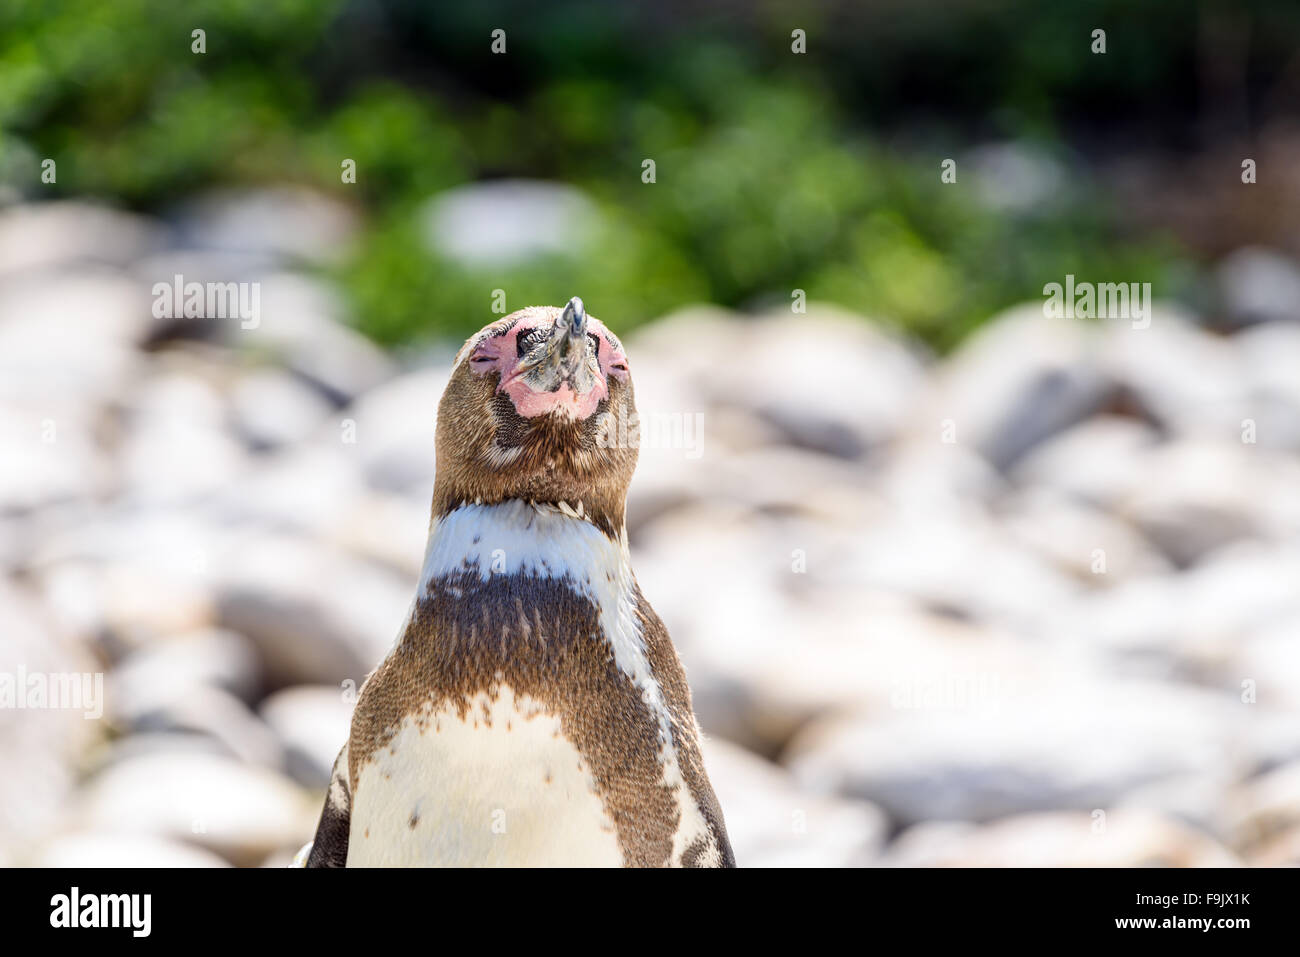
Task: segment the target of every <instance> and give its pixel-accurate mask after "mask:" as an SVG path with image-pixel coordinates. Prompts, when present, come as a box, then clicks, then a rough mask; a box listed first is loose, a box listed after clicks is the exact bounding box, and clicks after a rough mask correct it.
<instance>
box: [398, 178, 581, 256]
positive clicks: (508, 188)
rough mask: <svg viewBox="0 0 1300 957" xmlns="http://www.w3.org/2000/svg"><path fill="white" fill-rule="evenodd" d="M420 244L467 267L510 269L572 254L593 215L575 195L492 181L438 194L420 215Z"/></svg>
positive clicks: (536, 183) (534, 184)
mask: <svg viewBox="0 0 1300 957" xmlns="http://www.w3.org/2000/svg"><path fill="white" fill-rule="evenodd" d="M421 217H422V218H423V219H424V221H425V241H426V243H427V244H428V247H429V248H430V249H431V250H433V251H435V252H437V253H438V254H439V255H442V256H446V257H448V258H450V259H453V260H456V261H459V262H461V263H463V264H465V265H467V266H471V267H478V266H491V265H510V264H514V263H520V262H524V261H527V260H529V259H532V258H534V257H536V256H540V255H545V254H558V255H574V254H576V253H577V252H580V251H581V249H582V247H581V245H579V246H577V247H575V245H574V237H582V236H589V235H591V233H592V231H593V229H594V228H595V227H596V226H597V225H598V224H599V212H598V210H597V209H596V206H595V204H594V203H592V202H591V200H590V199H588V198H587V196H586V195H585V194H583V193H582V192H581V191H579V190H577V189H574V188H573V187H571V186H565V185H562V184H560V183H548V182H543V181H540V180H492V181H489V182H483V183H469V184H467V185H465V186H458V187H456V188H454V189H449V190H444V191H443V192H441V193H439V194H438V195H437V196H435V197H434V198H433V199H432V200H430V201H429V203H428V205H427V206H426V207H425V209H424V210H423V211H422V212H421Z"/></svg>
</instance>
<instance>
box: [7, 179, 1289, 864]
mask: <svg viewBox="0 0 1300 957" xmlns="http://www.w3.org/2000/svg"><path fill="white" fill-rule="evenodd" d="M350 228H351V224H350V222H349V218H348V216H347V215H346V213H344V212H342V211H340V210H338V209H335V208H333V207H332V206H330V205H328V204H326V203H323V202H322V201H320V200H317V199H314V198H312V197H309V196H305V195H302V194H297V193H292V192H282V193H259V194H251V195H240V196H224V197H217V198H213V199H210V200H208V201H206V202H200V203H196V204H193V205H191V206H189V207H187V208H186V209H184V210H182V211H181V212H180V213H178V215H177V217H176V218H175V219H174V220H172V221H170V222H167V223H162V222H159V221H152V220H147V219H143V218H138V217H134V216H128V215H125V214H122V213H117V212H111V211H107V210H104V209H98V208H94V207H89V206H85V205H80V204H49V205H42V206H19V207H11V208H9V209H8V210H6V211H4V212H3V213H0V564H2V565H3V568H4V576H3V577H2V578H0V621H3V622H4V629H3V632H2V633H0V673H6V672H7V673H11V674H12V673H16V672H17V670H18V669H19V668H20V667H21V668H23V669H25V670H26V672H27V673H35V672H40V673H47V674H65V673H80V672H88V673H92V674H93V673H100V672H102V673H103V674H104V676H105V677H104V715H103V717H102V719H98V720H93V719H87V718H85V717H84V716H83V714H82V713H81V712H80V711H76V710H71V709H67V710H51V709H35V708H5V709H2V710H0V766H3V767H4V768H5V773H4V774H0V863H3V864H73V865H93V864H100V865H109V864H112V865H124V864H138V865H146V864H158V865H178V866H184V865H213V866H220V865H227V864H235V865H263V864H264V865H278V864H283V863H287V861H288V860H289V858H290V857H291V856H292V854H293V852H294V851H295V850H296V849H297V848H298V847H299V846H300V845H301V844H302V843H303V842H305V841H306V840H308V839H309V838H310V836H311V832H312V829H313V827H314V823H315V818H316V815H317V813H318V812H319V809H320V805H321V801H322V797H323V788H324V784H325V782H326V779H327V775H328V768H329V765H330V763H331V762H332V760H333V758H334V755H335V752H336V751H337V749H338V747H339V745H340V743H341V741H342V740H343V737H344V734H345V729H346V727H347V723H348V718H349V708H350V704H349V697H350V696H349V694H348V691H349V689H351V688H352V687H354V686H355V684H357V683H359V682H360V681H361V680H362V678H363V677H364V675H365V673H366V671H367V670H368V669H369V668H370V667H371V666H373V665H374V664H375V663H376V662H377V661H378V660H379V659H380V657H382V655H383V654H384V653H385V651H386V650H387V648H388V647H389V645H390V644H391V642H392V640H393V638H394V636H395V634H396V632H397V629H398V626H399V625H400V624H401V622H402V620H403V618H404V616H405V614H406V611H407V607H408V605H409V602H410V599H411V596H412V594H413V590H414V585H415V582H416V579H417V576H418V571H419V563H420V559H421V555H422V548H423V542H424V536H425V530H426V525H427V519H428V503H429V498H430V491H431V488H432V481H433V436H434V419H435V410H436V406H437V401H438V398H439V395H440V392H441V388H442V385H443V383H444V382H445V378H446V374H447V368H448V363H449V359H450V356H451V354H452V351H453V349H454V347H455V345H456V344H450V343H449V344H447V345H446V347H444V348H440V349H434V350H430V351H427V352H422V353H419V354H411V355H404V356H400V357H394V356H391V355H387V354H385V353H383V352H382V351H381V350H379V349H378V348H376V347H375V346H374V345H372V344H371V343H369V342H367V341H365V340H364V339H362V338H361V337H359V336H358V335H357V334H356V333H354V332H353V331H351V330H350V329H349V328H348V327H347V326H346V324H344V322H343V321H342V320H343V318H344V315H343V313H342V308H341V306H340V304H339V302H338V300H337V298H336V297H335V296H334V295H333V294H332V292H331V291H330V289H329V288H328V287H327V286H325V285H324V284H322V283H321V282H320V281H319V280H317V279H314V278H311V277H312V269H313V267H314V265H316V264H318V263H319V262H320V261H321V259H322V257H326V256H328V255H329V252H330V250H331V249H332V248H335V247H336V246H337V243H338V242H340V241H341V240H342V239H343V238H345V237H346V236H347V235H348V231H349V229H350ZM174 273H183V274H184V275H185V277H186V279H197V280H200V281H207V280H230V279H241V280H247V279H252V280H257V281H259V282H260V283H261V313H262V318H261V323H260V325H259V326H258V328H256V329H242V328H241V327H240V324H239V323H238V322H237V321H234V320H218V319H195V320H189V321H183V322H169V321H166V320H159V319H155V318H153V316H152V315H151V311H150V302H151V297H150V289H151V287H152V284H153V283H154V282H157V281H160V280H161V281H167V280H169V279H170V278H171V276H172V275H173V274H174ZM1219 282H1220V290H1219V291H1220V293H1221V294H1222V299H1223V302H1224V303H1225V305H1224V309H1225V313H1224V315H1225V316H1226V317H1228V319H1229V320H1230V324H1231V325H1233V326H1236V327H1237V330H1236V331H1235V332H1233V333H1232V334H1231V335H1226V336H1225V335H1216V334H1210V333H1208V332H1205V331H1203V330H1202V329H1201V327H1200V326H1199V325H1198V324H1197V321H1196V317H1191V316H1186V315H1180V314H1178V313H1177V312H1175V311H1173V310H1171V309H1169V308H1160V307H1159V306H1158V307H1157V309H1156V312H1155V316H1154V319H1153V321H1152V323H1151V325H1150V328H1147V329H1134V328H1132V327H1131V325H1130V324H1129V323H1128V322H1125V321H1117V320H1110V321H1106V322H1101V323H1087V322H1081V321H1072V320H1049V319H1046V318H1044V317H1043V314H1042V309H1041V303H1038V302H1034V303H1030V304H1028V305H1026V306H1024V307H1022V308H1020V309H1016V310H1012V311H1011V312H1009V313H1007V314H1006V315H1003V316H1000V317H997V318H996V320H995V321H993V322H991V323H990V324H989V325H988V326H987V327H985V328H984V329H983V330H982V331H981V332H980V333H978V334H977V335H976V336H974V337H973V338H971V339H970V340H969V341H968V342H967V344H966V345H965V346H964V347H963V348H962V349H961V350H960V351H958V352H957V353H956V354H954V355H952V356H950V357H948V358H946V359H944V360H942V361H935V360H933V359H931V358H930V357H928V356H926V355H925V354H924V353H923V352H921V351H920V350H919V349H917V348H916V347H914V346H911V345H909V344H908V343H905V342H901V341H898V340H897V339H895V338H893V337H891V336H889V335H887V334H886V333H884V332H882V331H880V330H881V327H880V326H877V325H872V324H869V323H866V322H863V321H862V320H861V319H859V318H858V317H854V316H849V315H845V314H841V313H837V312H835V311H832V310H828V309H824V308H819V307H816V306H810V307H809V311H808V314H807V315H798V316H796V315H791V314H790V313H789V312H785V313H783V314H779V315H770V316H766V317H758V318H756V319H754V318H750V319H742V318H740V317H737V316H735V315H731V314H727V313H724V312H721V311H717V310H712V309H697V310H690V311H688V312H684V313H681V314H678V315H674V316H669V317H666V318H665V319H663V320H662V321H660V322H658V323H655V324H653V325H651V326H648V327H646V328H644V329H642V330H639V331H637V332H635V333H634V334H629V335H627V336H626V337H625V339H626V344H627V346H628V352H629V354H630V356H631V361H632V364H633V370H634V375H635V379H636V385H637V393H638V399H639V403H640V406H641V410H642V413H643V414H644V415H646V416H648V417H653V416H658V419H657V421H658V422H660V423H666V424H667V426H668V428H667V429H665V430H662V431H661V435H660V438H661V439H663V438H665V437H666V438H667V441H661V442H660V443H658V444H657V445H656V447H653V448H646V449H643V450H642V456H641V465H640V468H639V470H638V473H637V477H636V479H635V480H634V482H633V486H632V497H631V502H630V511H629V527H630V532H631V535H632V541H633V560H634V565H635V567H636V569H637V572H638V576H639V578H640V581H641V583H642V586H643V588H644V590H645V592H646V594H647V595H648V596H649V598H650V599H651V601H652V602H653V603H654V605H655V606H656V608H657V609H658V611H659V613H660V614H661V616H662V617H663V618H664V620H665V622H666V623H667V624H668V626H669V629H670V631H671V633H672V634H673V636H674V639H675V640H676V642H677V645H678V647H679V649H680V652H681V655H682V658H683V660H684V662H685V665H686V668H687V674H688V676H689V677H690V680H691V683H692V686H693V688H694V690H695V697H696V704H697V707H698V711H699V714H700V718H701V721H702V723H703V725H704V728H705V730H706V732H707V733H708V734H709V742H708V744H707V754H706V760H707V763H708V767H709V770H710V773H711V775H712V778H713V781H714V784H715V787H716V790H717V792H718V794H719V797H720V799H721V801H722V804H723V807H724V809H725V812H726V816H727V822H728V826H729V829H730V831H731V835H732V838H733V842H734V845H735V850H736V855H737V858H738V860H739V862H740V863H741V864H742V865H751V866H754V865H758V866H761V865H787V864H789V865H859V864H868V865H869V864H877V865H933V864H948V865H951V864H957V865H962V864H1030V863H1045V864H1062V865H1076V864H1122V865H1138V864H1168V865H1212V864H1237V863H1240V864H1248V865H1268V864H1297V863H1300V321H1297V320H1300V314H1298V313H1300V295H1295V289H1296V286H1297V285H1300V272H1297V270H1296V268H1295V266H1294V265H1293V264H1291V263H1289V262H1287V261H1285V260H1280V259H1278V258H1277V257H1273V256H1270V255H1269V254H1267V253H1263V252H1258V251H1250V250H1246V251H1243V252H1242V253H1240V254H1238V255H1237V256H1235V257H1234V258H1233V259H1232V260H1231V261H1230V262H1229V263H1228V264H1226V265H1225V268H1224V269H1223V270H1222V272H1221V274H1220V276H1219ZM574 292H576V293H581V290H574ZM488 296H489V293H485V300H484V301H485V314H484V316H483V318H484V320H486V319H488V318H490V315H489V314H488V313H487V304H488V302H489V298H488ZM521 305H524V303H510V306H511V308H514V307H515V306H521ZM589 306H590V308H592V309H593V311H594V312H595V313H596V314H597V315H600V309H599V304H598V303H590V304H589ZM603 318H604V319H605V320H606V321H607V322H608V323H609V324H610V325H611V326H612V327H613V328H614V329H615V331H619V328H618V327H619V323H618V317H617V316H604V317H603ZM1260 320H1267V321H1260ZM696 423H698V424H699V425H700V431H699V433H698V436H697V435H696V434H695V433H694V432H691V431H689V430H687V431H682V432H680V433H674V432H673V428H675V427H676V426H679V425H682V424H689V425H691V426H692V427H694V425H695V424H696ZM697 438H698V440H699V441H698V442H697V441H695V440H696V439H697Z"/></svg>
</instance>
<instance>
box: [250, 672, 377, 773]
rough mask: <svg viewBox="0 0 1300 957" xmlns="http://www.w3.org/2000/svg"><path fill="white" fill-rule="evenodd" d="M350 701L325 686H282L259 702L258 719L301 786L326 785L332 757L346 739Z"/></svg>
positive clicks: (332, 762)
mask: <svg viewBox="0 0 1300 957" xmlns="http://www.w3.org/2000/svg"><path fill="white" fill-rule="evenodd" d="M353 706H354V702H353V701H347V700H345V698H344V693H343V691H342V689H340V688H337V687H331V686H328V685H299V686H297V687H293V688H284V689H281V690H280V691H277V692H276V693H275V694H273V695H271V696H270V697H269V698H267V699H266V700H265V701H263V702H262V704H261V707H260V708H259V709H258V710H259V711H260V712H261V715H262V719H263V720H264V721H265V722H266V723H267V725H268V726H270V728H271V730H273V731H274V732H275V733H276V734H277V735H278V736H279V739H280V743H281V745H282V746H283V748H284V751H285V760H286V765H285V767H286V768H287V769H288V771H289V774H290V775H292V776H293V778H294V780H296V781H298V782H299V783H301V784H302V785H303V786H304V787H309V788H324V787H326V786H328V785H329V781H330V773H331V771H332V769H333V767H334V759H335V758H336V757H338V753H339V750H340V749H341V748H342V747H343V743H344V742H345V741H347V739H348V732H349V729H350V728H351V725H352V708H353Z"/></svg>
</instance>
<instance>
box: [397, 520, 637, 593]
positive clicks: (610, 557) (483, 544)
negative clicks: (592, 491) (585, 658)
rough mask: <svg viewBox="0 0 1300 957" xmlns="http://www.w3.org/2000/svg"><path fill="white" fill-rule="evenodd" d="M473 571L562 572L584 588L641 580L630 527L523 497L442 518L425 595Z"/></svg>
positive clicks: (429, 556)
mask: <svg viewBox="0 0 1300 957" xmlns="http://www.w3.org/2000/svg"><path fill="white" fill-rule="evenodd" d="M467 573H477V575H478V577H480V578H481V579H482V580H483V581H488V580H490V579H492V578H493V577H494V576H497V575H510V576H522V577H532V578H541V579H556V580H559V581H564V582H567V583H568V584H569V585H570V587H573V588H575V589H576V590H584V589H587V588H590V587H606V586H612V587H615V588H626V587H635V580H634V579H633V576H632V568H631V561H630V557H629V553H628V545H627V529H626V527H623V526H620V528H619V530H618V534H617V535H616V536H611V535H609V534H607V533H606V532H605V531H604V530H602V529H601V528H599V527H597V526H596V525H595V524H593V523H592V522H591V521H589V520H587V519H586V518H585V517H582V516H581V515H580V513H578V512H576V511H575V510H574V509H572V508H569V507H567V506H561V505H550V504H540V503H532V502H525V501H523V500H521V499H510V500H507V501H504V502H499V503H497V504H493V505H462V506H460V507H459V508H455V509H453V510H451V511H450V512H448V513H447V514H445V515H442V516H441V517H439V518H436V519H434V521H433V524H432V525H431V527H430V529H429V540H428V544H427V546H426V547H425V553H424V565H423V568H422V570H421V575H420V587H419V592H418V593H417V595H418V596H424V595H427V594H429V592H430V588H431V587H432V586H434V585H436V584H437V583H438V582H439V581H440V580H442V579H446V578H449V577H452V576H464V575H465V574H467Z"/></svg>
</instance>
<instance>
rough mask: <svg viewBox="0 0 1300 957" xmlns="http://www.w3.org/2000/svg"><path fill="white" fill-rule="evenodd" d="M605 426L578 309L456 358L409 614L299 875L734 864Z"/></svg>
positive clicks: (511, 319)
mask: <svg viewBox="0 0 1300 957" xmlns="http://www.w3.org/2000/svg"><path fill="white" fill-rule="evenodd" d="M619 416H622V417H624V418H625V420H626V418H627V417H629V416H631V417H632V421H634V405H633V397H632V389H631V379H630V374H629V372H628V366H627V359H626V356H625V355H624V353H623V350H622V346H621V344H619V342H618V340H617V339H616V338H615V337H614V336H613V335H612V334H611V333H609V332H608V330H606V329H605V328H604V327H603V326H601V325H600V324H599V323H598V322H596V321H595V320H594V319H590V320H589V319H588V318H587V317H586V316H585V313H584V312H583V311H582V306H581V302H580V301H579V300H572V301H571V302H570V304H569V306H567V307H565V309H564V310H558V309H546V308H543V309H537V308H534V309H529V310H523V311H522V312H520V313H515V314H514V315H512V316H508V317H506V318H505V319H503V320H500V321H498V322H496V323H493V324H492V325H489V326H488V327H486V328H485V329H483V330H482V331H480V332H479V333H478V334H477V335H476V336H474V337H472V338H471V339H470V340H469V342H467V343H466V346H465V348H464V349H462V351H461V353H460V355H459V356H458V358H457V363H456V366H455V368H454V370H453V374H452V377H451V380H450V381H449V383H448V386H447V390H446V392H445V393H444V396H443V400H442V403H441V404H440V406H439V419H438V471H437V478H436V480H435V490H434V502H433V516H432V521H431V526H430V534H429V539H428V545H427V548H426V552H425V559H424V565H423V571H422V575H421V581H420V584H419V587H418V590H417V594H416V598H415V601H414V602H413V604H412V607H411V611H410V614H409V616H408V620H407V622H406V625H405V627H404V629H403V631H402V634H401V635H399V637H398V640H397V642H396V644H395V645H394V647H393V649H392V651H391V652H390V653H389V655H388V656H387V658H386V659H385V660H384V661H383V662H382V663H381V664H380V665H379V667H378V668H377V669H376V670H375V671H374V672H373V673H372V674H371V675H370V676H369V678H368V679H367V680H366V682H365V684H364V685H363V687H362V690H361V693H360V696H359V698H358V702H357V707H356V710H355V712H354V715H353V721H352V728H351V733H350V735H349V739H348V741H347V743H346V744H345V745H344V747H343V750H342V751H341V752H340V754H339V759H338V761H337V762H336V763H335V768H334V777H333V780H332V782H331V786H330V791H329V795H328V797H327V799H326V804H325V808H324V810H323V812H322V815H321V821H320V825H319V827H318V829H317V835H316V840H315V842H314V844H313V845H312V847H311V850H310V854H309V856H308V857H307V866H345V865H346V866H493V865H502V866H617V865H624V866H731V865H734V859H733V857H732V852H731V848H730V845H729V843H728V841H727V836H726V829H725V825H724V823H723V818H722V812H721V809H720V808H719V806H718V802H717V799H716V797H715V796H714V794H713V790H712V788H711V786H710V784H709V781H708V777H707V775H706V774H705V771H704V767H703V764H702V761H701V757H700V749H699V730H698V725H697V723H696V720H695V715H694V712H693V710H692V707H691V700H690V692H689V689H688V687H687V684H686V679H685V675H684V674H683V672H682V668H681V665H680V662H679V661H678V658H677V655H676V652H675V650H674V649H673V647H672V644H671V641H670V640H669V638H668V634H667V631H666V630H665V628H664V626H663V623H662V622H661V621H660V620H659V618H658V616H657V615H656V614H655V613H654V611H653V609H652V608H651V607H650V605H649V603H648V602H647V601H646V600H645V598H644V596H643V595H642V594H641V591H640V588H639V587H638V585H637V583H636V578H635V576H634V575H633V573H632V569H631V564H630V560H629V554H628V546H627V534H626V531H625V529H624V525H623V503H624V500H625V496H626V488H627V482H628V480H629V479H630V477H631V474H632V470H633V468H634V467H635V460H636V449H635V448H634V447H633V448H620V447H617V443H611V442H608V441H606V440H605V439H604V438H603V436H608V435H610V434H618V433H617V432H616V431H614V430H611V429H610V425H611V417H619ZM623 434H626V432H624V433H623ZM625 444H626V443H625ZM634 444H635V443H633V445H634Z"/></svg>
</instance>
